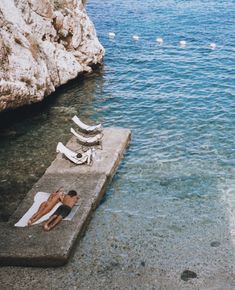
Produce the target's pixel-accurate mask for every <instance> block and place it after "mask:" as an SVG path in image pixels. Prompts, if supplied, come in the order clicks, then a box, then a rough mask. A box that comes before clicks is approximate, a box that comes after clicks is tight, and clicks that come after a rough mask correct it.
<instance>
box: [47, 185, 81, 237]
mask: <svg viewBox="0 0 235 290" xmlns="http://www.w3.org/2000/svg"><path fill="white" fill-rule="evenodd" d="M77 201H78V195H77V192H76V191H75V190H70V191H69V192H68V194H65V195H64V196H63V198H62V200H61V202H62V203H63V204H62V205H60V206H59V207H58V208H57V210H56V211H55V212H54V213H53V214H52V216H51V217H50V218H49V219H48V220H47V221H46V222H45V223H44V224H43V229H44V230H45V231H50V230H51V229H53V228H54V227H55V226H56V225H57V224H58V223H60V222H61V221H62V219H63V218H65V217H66V216H68V215H69V213H70V212H71V210H72V208H73V206H74V205H75V204H76V202H77Z"/></svg>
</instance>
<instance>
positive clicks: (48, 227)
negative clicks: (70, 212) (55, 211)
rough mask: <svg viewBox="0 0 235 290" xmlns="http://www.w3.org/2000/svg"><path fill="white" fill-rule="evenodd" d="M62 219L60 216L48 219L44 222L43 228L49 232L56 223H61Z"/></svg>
mask: <svg viewBox="0 0 235 290" xmlns="http://www.w3.org/2000/svg"><path fill="white" fill-rule="evenodd" d="M62 219H63V217H62V216H61V215H53V216H52V217H50V218H49V220H48V221H46V222H45V224H44V226H43V228H44V230H45V231H50V230H51V229H53V228H54V227H55V226H56V225H57V224H58V223H60V222H61V221H62Z"/></svg>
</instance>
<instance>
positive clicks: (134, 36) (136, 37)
mask: <svg viewBox="0 0 235 290" xmlns="http://www.w3.org/2000/svg"><path fill="white" fill-rule="evenodd" d="M132 38H133V40H135V41H138V40H139V39H140V37H139V36H138V35H133V36H132Z"/></svg>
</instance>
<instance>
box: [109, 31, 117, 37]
mask: <svg viewBox="0 0 235 290" xmlns="http://www.w3.org/2000/svg"><path fill="white" fill-rule="evenodd" d="M108 36H109V38H114V37H115V36H116V34H115V33H114V32H109V33H108Z"/></svg>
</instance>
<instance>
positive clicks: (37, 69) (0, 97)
mask: <svg viewBox="0 0 235 290" xmlns="http://www.w3.org/2000/svg"><path fill="white" fill-rule="evenodd" d="M83 2H84V1H81V0H41V1H37V0H2V1H0V64H1V65H0V111H3V110H5V109H8V108H16V107H19V106H22V105H25V104H30V103H35V102H38V101H41V100H42V99H43V98H44V96H46V95H48V94H50V93H51V92H53V91H54V90H55V88H56V87H58V86H60V85H62V84H65V83H66V82H68V81H69V80H71V79H73V78H75V77H76V76H77V75H78V74H79V73H82V72H90V71H91V70H92V68H91V67H92V65H94V64H100V63H101V62H102V59H103V56H104V48H103V46H102V45H101V44H100V42H99V40H98V38H97V36H96V32H95V28H94V25H93V24H92V22H91V21H90V19H89V17H88V15H87V13H86V10H85V7H84V4H83Z"/></svg>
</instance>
